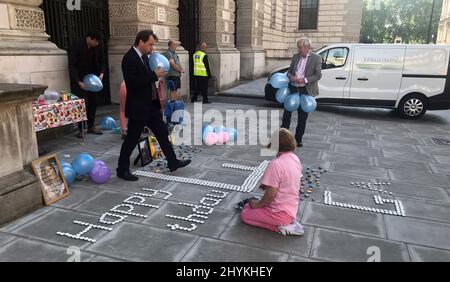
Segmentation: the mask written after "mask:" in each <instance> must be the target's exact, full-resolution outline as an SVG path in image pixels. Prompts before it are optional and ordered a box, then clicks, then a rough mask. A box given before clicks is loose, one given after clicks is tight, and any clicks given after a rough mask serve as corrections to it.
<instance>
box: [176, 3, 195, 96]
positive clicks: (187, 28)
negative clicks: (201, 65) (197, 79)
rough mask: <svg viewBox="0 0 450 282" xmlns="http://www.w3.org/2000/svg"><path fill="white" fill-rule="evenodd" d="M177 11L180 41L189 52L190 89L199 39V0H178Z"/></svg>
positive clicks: (192, 85)
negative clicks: (194, 56)
mask: <svg viewBox="0 0 450 282" xmlns="http://www.w3.org/2000/svg"><path fill="white" fill-rule="evenodd" d="M178 11H179V14H180V24H179V26H178V28H179V30H180V42H181V45H182V46H183V47H184V48H185V49H186V50H187V51H188V52H189V73H190V74H191V76H190V89H191V91H192V89H194V81H193V73H194V64H193V59H192V57H193V55H194V53H195V51H196V47H197V43H198V42H199V40H200V35H199V31H200V2H199V0H180V2H179V7H178Z"/></svg>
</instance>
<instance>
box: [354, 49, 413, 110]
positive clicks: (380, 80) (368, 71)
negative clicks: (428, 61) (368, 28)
mask: <svg viewBox="0 0 450 282" xmlns="http://www.w3.org/2000/svg"><path fill="white" fill-rule="evenodd" d="M354 50H355V53H354V64H353V71H352V76H351V77H352V78H351V90H350V100H351V103H352V104H355V105H357V104H360V105H362V106H366V105H368V106H380V107H395V103H396V101H397V96H398V93H399V89H400V85H401V82H402V74H403V65H404V60H405V59H404V58H405V50H406V47H405V46H404V45H392V46H388V45H357V46H355V49H354Z"/></svg>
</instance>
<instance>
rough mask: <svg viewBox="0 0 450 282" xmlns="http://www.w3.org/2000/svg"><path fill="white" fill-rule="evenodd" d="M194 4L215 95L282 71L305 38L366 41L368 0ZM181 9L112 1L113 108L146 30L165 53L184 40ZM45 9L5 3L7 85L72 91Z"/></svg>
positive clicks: (156, 0) (173, 1) (1, 70)
mask: <svg viewBox="0 0 450 282" xmlns="http://www.w3.org/2000/svg"><path fill="white" fill-rule="evenodd" d="M44 1H45V0H44ZM81 1H83V0H81ZM188 1H199V2H198V3H199V6H198V17H199V19H198V20H199V28H198V31H197V32H198V34H199V36H198V37H199V38H200V39H202V40H205V41H206V42H207V43H208V45H209V51H208V54H209V57H210V63H211V68H212V72H213V75H214V76H215V80H214V81H215V87H216V90H224V89H226V88H229V87H232V86H234V85H235V84H237V83H238V81H239V80H240V79H254V78H257V77H261V76H263V75H266V74H267V73H268V72H270V71H271V70H272V69H273V68H275V67H278V66H283V65H286V64H288V63H289V60H290V58H291V56H292V54H293V53H294V52H296V41H297V39H298V38H299V37H302V36H307V37H310V38H311V39H312V40H313V44H314V47H315V48H319V47H321V46H323V45H326V44H329V43H337V42H358V40H359V33H360V26H361V16H362V7H363V3H362V2H363V1H362V0H188ZM181 2H182V0H109V1H108V5H109V19H110V40H109V42H108V46H109V48H108V52H109V53H108V57H109V66H110V67H109V72H110V81H111V97H112V101H113V102H118V92H119V85H120V83H121V80H122V73H121V60H122V56H123V54H124V53H125V52H126V51H127V50H128V49H129V48H130V46H131V45H132V43H133V41H134V37H135V35H136V33H137V32H138V31H139V30H142V29H147V28H149V29H153V30H154V31H155V32H156V33H157V35H158V36H159V37H160V42H159V43H158V45H157V46H156V49H157V50H159V51H162V50H165V49H166V48H167V41H168V40H169V39H172V40H180V38H181V36H180V32H181V31H180V29H179V28H178V24H179V19H180V14H179V10H178V8H179V6H180V3H181ZM184 2H186V0H185V1H184ZM41 3H42V0H0V66H1V67H0V82H19V83H34V84H45V85H49V88H51V89H68V85H69V81H68V67H67V54H66V52H65V51H63V50H60V49H58V48H57V46H56V45H55V44H53V43H51V41H49V35H48V34H46V27H45V21H44V11H43V10H42V9H40V8H39V6H40V5H41ZM187 3H189V2H187ZM302 19H303V21H302ZM305 19H307V21H305ZM301 23H303V24H304V25H305V26H304V27H302V26H301ZM311 23H312V24H311ZM305 27H306V28H305ZM181 45H182V46H183V42H181ZM188 51H192V50H185V49H184V48H183V47H181V48H180V50H179V51H178V53H179V55H180V58H181V62H182V64H183V66H184V68H185V69H189V60H190V55H189V52H188ZM188 81H189V79H188V76H184V77H183V81H182V83H183V85H184V86H185V87H183V89H182V93H183V94H184V95H188V93H189V87H188V85H189V82H188Z"/></svg>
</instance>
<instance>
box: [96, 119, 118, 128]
mask: <svg viewBox="0 0 450 282" xmlns="http://www.w3.org/2000/svg"><path fill="white" fill-rule="evenodd" d="M100 124H101V127H102V128H103V129H104V130H112V129H115V128H117V124H116V121H115V120H114V119H113V118H112V117H104V118H103V119H102V120H101V121H100Z"/></svg>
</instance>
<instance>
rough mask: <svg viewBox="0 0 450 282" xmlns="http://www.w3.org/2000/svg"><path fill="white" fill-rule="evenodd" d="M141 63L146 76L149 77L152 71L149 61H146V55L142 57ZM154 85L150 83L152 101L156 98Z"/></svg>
mask: <svg viewBox="0 0 450 282" xmlns="http://www.w3.org/2000/svg"><path fill="white" fill-rule="evenodd" d="M142 61H143V62H144V66H145V69H146V70H147V72H148V74H149V75H150V73H151V72H152V70H151V69H150V61H149V59H148V56H147V55H142ZM156 91H157V90H156V85H155V84H154V83H152V99H153V100H156V99H157V96H156Z"/></svg>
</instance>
